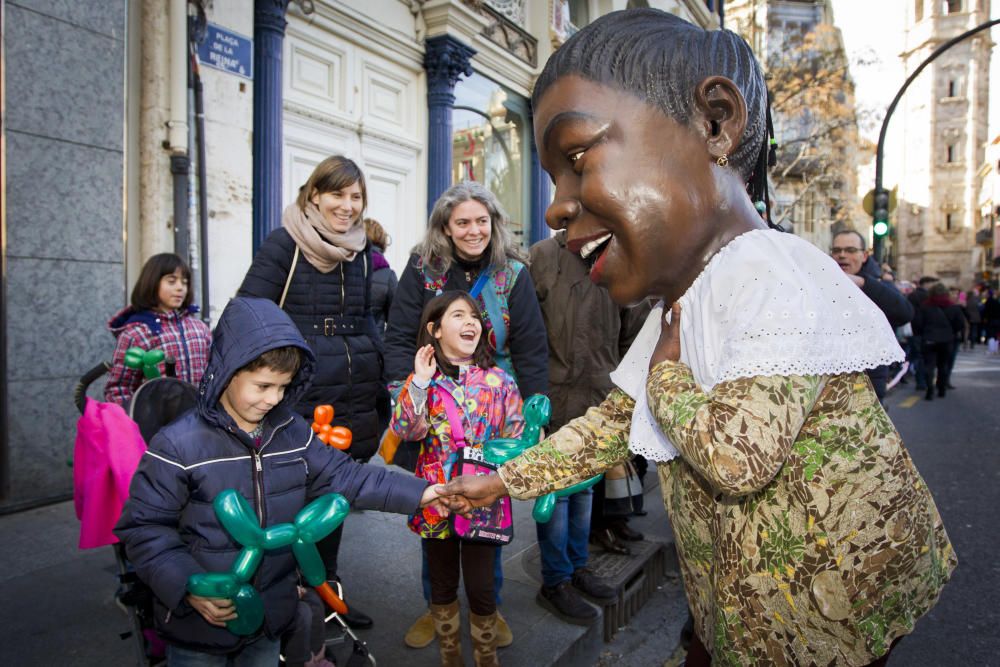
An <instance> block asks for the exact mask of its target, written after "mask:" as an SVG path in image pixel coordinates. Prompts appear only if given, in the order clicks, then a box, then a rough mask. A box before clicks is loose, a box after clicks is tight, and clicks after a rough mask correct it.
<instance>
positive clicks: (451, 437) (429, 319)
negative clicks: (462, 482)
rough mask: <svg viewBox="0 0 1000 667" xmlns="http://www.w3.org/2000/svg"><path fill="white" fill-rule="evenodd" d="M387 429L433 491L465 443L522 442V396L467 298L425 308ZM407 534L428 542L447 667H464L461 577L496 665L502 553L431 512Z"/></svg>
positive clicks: (476, 629) (484, 648)
mask: <svg viewBox="0 0 1000 667" xmlns="http://www.w3.org/2000/svg"><path fill="white" fill-rule="evenodd" d="M456 422H457V423H456ZM389 428H390V429H392V431H393V432H394V433H395V434H396V435H398V436H399V437H400V438H403V439H406V440H419V441H420V454H419V457H418V458H417V468H416V474H417V476H418V477H422V478H424V479H427V480H432V481H433V482H434V483H438V482H444V481H447V479H448V478H450V477H451V476H452V474H453V473H454V472H457V470H455V467H457V466H455V462H456V460H457V459H458V458H459V457H460V456H461V454H462V452H461V448H462V447H463V444H464V447H466V448H473V449H481V448H482V445H483V443H484V442H486V441H487V440H491V439H493V438H517V437H520V435H521V431H522V430H523V428H524V419H523V418H522V416H521V394H520V393H518V391H517V384H516V383H515V382H514V379H513V378H512V377H511V376H510V375H508V374H507V373H506V372H505V371H504V370H503V369H502V368H500V367H498V366H495V365H493V359H492V354H491V352H490V348H489V345H488V344H487V343H486V336H485V335H484V325H483V318H482V316H481V315H480V314H479V304H477V303H476V301H475V300H474V299H473V298H472V297H471V296H469V295H468V294H467V293H466V292H460V291H453V292H445V293H444V294H442V295H440V296H437V297H435V298H433V299H431V300H430V301H429V302H428V304H427V305H426V306H425V307H424V312H423V314H422V316H421V318H420V329H419V335H418V338H417V352H416V355H415V357H414V361H413V372H412V373H411V374H410V376H409V377H408V378H407V379H406V382H405V383H404V385H403V388H402V390H401V391H400V394H399V399H398V400H397V402H396V408H395V411H394V413H393V417H392V421H391V422H390V425H389ZM410 529H411V530H412V531H413V532H415V533H417V534H418V535H420V537H421V538H423V539H422V547H423V549H424V552H425V553H426V556H427V558H426V562H427V567H428V573H429V576H430V582H431V599H430V614H431V617H432V618H433V622H434V631H435V634H436V635H437V638H438V643H439V645H440V649H441V664H442V665H445V666H446V667H448V666H451V665H456V664H462V662H461V656H462V648H461V639H460V637H459V628H460V623H459V617H458V616H459V614H458V610H459V605H458V580H459V571H460V570H461V571H462V572H463V573H464V581H465V591H466V595H467V596H468V598H469V618H470V626H471V633H472V643H473V647H474V653H475V657H476V665H483V666H486V665H498V664H499V662H498V661H497V657H496V649H497V632H496V625H497V609H496V597H495V593H494V590H493V586H494V576H493V569H494V558H495V553H496V549H497V547H496V546H494V545H491V544H483V543H477V542H471V541H464V540H462V539H460V538H459V537H458V536H457V535H456V534H455V533H454V530H453V528H452V526H451V522H449V521H446V520H444V517H441V516H439V515H434V514H433V513H432V512H421V513H418V514H415V515H414V516H412V517H411V519H410Z"/></svg>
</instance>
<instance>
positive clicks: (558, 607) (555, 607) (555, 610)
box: [535, 581, 597, 625]
mask: <svg viewBox="0 0 1000 667" xmlns="http://www.w3.org/2000/svg"><path fill="white" fill-rule="evenodd" d="M535 602H537V603H538V604H539V605H541V606H542V608H543V609H547V610H548V611H550V612H551V613H552V614H553V615H555V616H558V617H559V618H561V619H562V620H564V621H566V622H567V623H573V624H574V625H590V624H591V623H593V622H594V621H595V620H596V619H597V610H596V609H594V608H593V607H591V606H590V605H589V604H587V603H586V602H584V601H583V598H581V597H580V594H579V593H577V592H576V591H575V590H574V589H573V586H572V585H570V582H568V581H564V582H562V583H561V584H559V585H558V586H556V587H555V588H549V587H548V586H542V587H541V589H539V591H538V595H536V596H535Z"/></svg>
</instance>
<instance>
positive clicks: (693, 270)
mask: <svg viewBox="0 0 1000 667" xmlns="http://www.w3.org/2000/svg"><path fill="white" fill-rule="evenodd" d="M695 96H696V98H697V101H696V105H695V113H694V115H693V118H692V120H691V122H689V123H687V124H685V125H681V124H679V123H677V122H676V121H674V120H673V119H671V118H670V117H668V116H667V115H666V114H664V113H663V112H662V111H661V110H660V109H658V108H657V107H654V106H652V105H650V104H647V103H646V102H644V101H642V100H640V99H639V98H637V97H635V96H633V95H631V94H629V93H626V92H623V91H621V90H619V89H617V88H614V87H610V86H606V85H603V84H599V83H595V82H592V81H589V80H586V79H583V78H581V77H578V76H575V75H570V76H565V77H562V78H560V79H558V80H556V82H555V83H553V84H552V85H551V86H550V87H549V88H548V89H547V90H546V91H545V93H544V95H543V96H542V98H541V99H540V100H539V104H538V107H537V109H536V110H535V133H536V135H535V140H536V143H537V145H538V147H539V151H540V157H541V162H542V166H543V167H544V168H545V170H546V171H547V172H549V174H550V175H551V176H552V180H553V183H554V184H555V193H554V198H553V202H552V204H551V205H550V206H549V208H548V210H547V211H546V222H547V223H548V225H549V226H550V227H552V228H554V229H562V228H564V227H565V228H566V229H567V245H568V247H569V249H570V250H571V251H573V252H577V253H581V254H582V255H585V256H586V257H587V259H588V260H589V261H591V262H593V266H592V268H591V274H590V276H591V279H592V280H593V281H594V282H595V283H597V284H599V285H603V286H605V287H607V288H608V291H609V293H610V294H611V297H612V298H613V299H614V300H615V301H617V302H618V303H620V304H631V303H636V302H638V301H640V300H642V299H644V298H646V297H656V298H663V299H665V300H666V301H667V303H671V302H673V301H675V300H676V299H677V298H679V297H680V296H681V295H682V294H683V293H684V292H685V291H686V290H687V288H688V287H689V286H690V285H691V283H692V282H693V281H694V279H695V278H696V277H697V275H698V274H699V273H700V272H701V270H702V269H703V268H704V266H705V264H706V263H707V262H708V260H709V259H711V257H712V256H713V255H714V254H715V253H716V252H717V251H718V249H719V248H721V247H722V246H724V245H725V244H726V243H728V242H729V241H730V240H731V239H732V238H734V237H735V236H737V235H738V234H740V233H742V232H744V231H747V230H748V229H750V228H753V227H757V226H760V216H759V215H758V214H757V213H756V211H754V209H753V206H752V204H751V203H750V200H749V197H747V195H746V192H745V190H744V188H743V184H742V182H741V180H740V178H739V177H738V176H737V175H736V174H735V173H734V172H733V171H732V170H730V169H724V168H721V167H718V166H717V165H716V164H715V161H716V159H717V158H718V157H719V156H720V155H723V154H728V153H731V152H732V151H733V150H735V148H736V146H737V145H738V138H739V137H740V136H741V135H742V133H743V128H744V127H745V125H746V105H745V103H744V102H743V98H742V96H741V95H740V94H739V92H738V90H737V89H736V87H735V86H734V85H733V84H732V82H730V81H729V80H728V79H724V78H722V77H712V78H710V79H706V80H705V81H703V82H701V83H700V84H699V85H698V86H697V87H696V91H695ZM608 234H610V235H611V236H610V239H609V240H605V239H607V238H608ZM595 246H596V247H595ZM594 257H596V258H597V259H596V260H594Z"/></svg>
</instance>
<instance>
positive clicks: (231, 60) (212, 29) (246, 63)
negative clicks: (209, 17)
mask: <svg viewBox="0 0 1000 667" xmlns="http://www.w3.org/2000/svg"><path fill="white" fill-rule="evenodd" d="M198 62H200V63H201V64H202V65H205V66H207V67H214V68H215V69H221V70H222V71H223V72H229V73H230V74H236V75H237V76H242V77H245V78H247V79H253V40H252V39H250V38H249V37H244V36H243V35H238V34H236V33H235V32H233V31H232V30H226V29H225V28H222V27H220V26H217V25H215V24H214V23H209V24H208V31H207V34H206V36H205V41H203V42H202V43H201V44H199V45H198Z"/></svg>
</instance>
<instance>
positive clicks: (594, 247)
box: [580, 233, 614, 267]
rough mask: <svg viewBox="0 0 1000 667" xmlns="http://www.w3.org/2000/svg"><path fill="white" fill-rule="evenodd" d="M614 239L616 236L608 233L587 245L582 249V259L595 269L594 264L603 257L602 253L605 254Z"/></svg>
mask: <svg viewBox="0 0 1000 667" xmlns="http://www.w3.org/2000/svg"><path fill="white" fill-rule="evenodd" d="M613 238H614V235H612V234H611V233H608V234H604V235H602V236H600V237H598V238H596V239H594V240H593V241H590V242H588V243H586V244H585V245H584V246H583V247H582V248H580V257H581V258H582V259H583V261H585V262H587V264H588V265H590V266H591V267H593V265H594V263H595V262H596V261H597V259H598V258H599V257H600V256H601V253H603V252H604V250H605V249H606V248H607V247H608V244H610V243H611V239H613Z"/></svg>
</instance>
